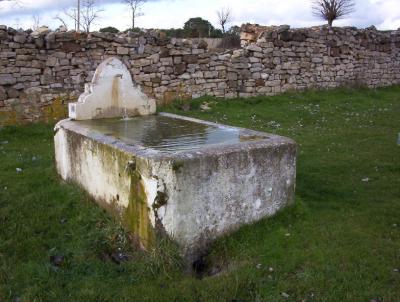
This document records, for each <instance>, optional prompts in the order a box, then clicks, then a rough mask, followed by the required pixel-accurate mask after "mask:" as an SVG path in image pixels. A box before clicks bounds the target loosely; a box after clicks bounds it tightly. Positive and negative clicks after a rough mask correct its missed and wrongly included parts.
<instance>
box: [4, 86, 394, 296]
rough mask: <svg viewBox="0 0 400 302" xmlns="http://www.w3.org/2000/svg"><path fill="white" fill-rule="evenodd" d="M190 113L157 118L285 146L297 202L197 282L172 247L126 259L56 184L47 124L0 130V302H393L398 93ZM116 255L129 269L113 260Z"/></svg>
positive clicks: (74, 197)
mask: <svg viewBox="0 0 400 302" xmlns="http://www.w3.org/2000/svg"><path fill="white" fill-rule="evenodd" d="M203 102H208V103H209V106H210V107H212V110H211V111H207V112H202V111H201V110H200V105H201V104H202V103H203ZM190 104H191V110H190V111H183V110H181V109H180V108H181V105H182V103H180V102H176V103H174V104H173V105H170V106H168V107H166V108H161V110H165V111H169V112H173V113H178V114H184V115H189V116H193V117H198V118H201V119H206V120H211V121H217V122H221V123H225V124H229V125H235V126H240V127H248V128H252V129H256V130H261V131H266V132H273V133H277V134H281V135H285V136H288V137H291V138H293V139H295V140H296V141H297V142H298V145H299V154H298V173H297V188H296V190H297V191H296V194H297V197H296V200H297V203H296V205H295V206H293V207H291V208H288V209H285V210H283V211H281V212H280V213H279V214H278V215H276V216H275V217H273V218H269V219H264V220H262V221H260V222H258V223H256V224H255V225H252V226H245V227H243V228H242V229H240V230H239V231H238V232H236V233H235V234H232V235H230V236H227V237H224V238H221V239H220V240H218V241H217V242H216V243H215V244H214V245H213V246H212V248H211V251H210V254H209V256H208V259H207V261H208V262H209V264H210V267H214V268H220V269H221V270H222V271H221V272H220V273H218V274H216V275H214V276H209V277H204V278H202V279H198V278H195V277H193V276H190V275H188V274H187V273H185V271H184V269H183V268H182V265H181V262H180V260H179V258H178V257H177V256H176V254H175V249H174V248H173V247H171V246H169V245H168V243H161V247H160V248H159V249H158V250H157V251H156V252H152V253H143V252H138V251H135V250H133V249H132V248H131V247H130V245H129V234H126V233H125V232H124V231H123V230H122V229H121V228H120V226H119V224H118V223H117V222H115V221H114V220H113V219H112V218H111V217H110V216H109V215H108V214H106V213H104V211H102V210H101V209H100V208H98V207H97V206H96V205H94V204H93V202H92V201H90V199H89V198H88V197H87V196H86V195H85V194H84V193H83V192H81V191H80V190H79V189H78V188H77V187H76V186H74V185H71V184H65V183H62V182H60V180H59V179H58V177H57V175H56V172H55V169H54V164H53V161H54V156H53V142H52V137H53V131H52V126H50V125H29V126H18V127H6V128H3V129H1V130H0V155H1V157H0V301H370V300H371V299H380V300H381V301H385V302H387V301H400V273H399V272H398V271H396V270H397V269H400V146H398V145H397V136H398V133H399V132H400V87H399V86H397V87H390V88H385V89H378V90H366V89H356V90H352V89H338V90H332V91H324V92H313V91H310V92H305V93H296V94H285V95H281V96H275V97H258V98H251V99H247V100H245V99H237V100H229V101H224V100H217V99H213V98H202V99H200V100H195V101H192V102H191V103H190ZM5 141H8V143H5ZM16 168H21V169H22V172H20V173H18V172H17V171H16ZM363 180H364V181H363ZM366 180H368V181H366ZM115 251H122V252H123V253H125V254H127V255H129V259H130V260H129V261H127V262H123V263H121V264H116V263H114V262H113V261H111V260H110V256H109V255H112V254H113V253H115ZM54 255H62V256H64V261H63V263H62V264H61V265H60V266H55V265H53V264H52V263H51V261H50V260H49V259H50V257H51V256H54ZM282 293H284V294H282ZM287 295H288V296H287Z"/></svg>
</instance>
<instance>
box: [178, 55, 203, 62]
mask: <svg viewBox="0 0 400 302" xmlns="http://www.w3.org/2000/svg"><path fill="white" fill-rule="evenodd" d="M198 60H199V56H198V55H193V54H192V55H184V56H183V57H182V61H183V62H185V63H188V64H196V63H197V62H198Z"/></svg>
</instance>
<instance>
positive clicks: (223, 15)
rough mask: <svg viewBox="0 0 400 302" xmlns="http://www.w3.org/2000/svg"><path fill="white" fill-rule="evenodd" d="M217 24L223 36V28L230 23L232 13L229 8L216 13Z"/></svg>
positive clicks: (224, 31) (224, 30)
mask: <svg viewBox="0 0 400 302" xmlns="http://www.w3.org/2000/svg"><path fill="white" fill-rule="evenodd" d="M217 15H218V23H219V25H221V28H222V33H223V34H224V35H225V33H226V29H225V26H226V25H227V24H228V23H230V22H231V21H232V11H231V9H230V8H229V7H222V8H221V9H220V10H218V11H217Z"/></svg>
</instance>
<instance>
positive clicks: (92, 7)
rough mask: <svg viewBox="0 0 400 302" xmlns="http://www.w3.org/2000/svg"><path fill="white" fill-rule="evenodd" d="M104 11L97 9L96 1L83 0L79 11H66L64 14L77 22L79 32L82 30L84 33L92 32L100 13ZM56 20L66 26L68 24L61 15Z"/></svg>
mask: <svg viewBox="0 0 400 302" xmlns="http://www.w3.org/2000/svg"><path fill="white" fill-rule="evenodd" d="M102 11H104V10H103V9H100V8H98V7H97V1H96V0H82V1H81V3H80V7H79V9H76V8H74V9H70V10H65V11H64V14H65V15H66V16H67V17H69V18H70V19H72V20H74V21H75V24H76V26H75V27H76V29H77V30H80V29H81V28H82V29H83V30H84V31H86V32H90V27H91V26H92V25H93V24H94V21H95V20H96V19H98V18H99V13H101V12H102ZM55 19H57V20H59V21H61V23H63V25H64V26H66V22H65V21H64V20H63V18H62V17H60V16H59V15H57V16H56V17H55Z"/></svg>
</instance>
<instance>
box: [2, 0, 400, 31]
mask: <svg viewBox="0 0 400 302" xmlns="http://www.w3.org/2000/svg"><path fill="white" fill-rule="evenodd" d="M20 1H21V5H20V6H15V5H14V6H13V5H11V3H7V2H6V3H2V4H1V9H0V23H5V24H7V25H10V26H14V27H15V26H16V25H18V26H20V27H24V28H27V27H30V26H31V24H32V20H31V17H30V16H32V15H34V14H38V15H40V16H41V21H42V22H41V23H42V24H47V25H50V26H52V27H57V26H58V25H59V24H58V22H56V21H55V20H54V19H53V17H54V16H55V15H56V14H57V13H58V12H60V11H62V9H64V8H66V7H70V6H72V5H74V3H75V0H20ZM99 1H100V2H101V4H102V6H103V7H104V8H105V11H104V12H103V13H102V18H101V19H100V20H99V21H98V22H97V25H95V26H94V29H98V28H100V27H105V26H115V27H118V28H119V29H126V28H128V27H129V25H130V23H131V22H130V14H129V11H128V10H127V9H126V7H124V6H123V4H121V3H120V0H99ZM227 6H229V7H231V9H232V11H233V15H234V19H233V24H236V25H240V24H242V23H247V22H250V23H259V24H265V25H271V24H275V25H279V24H289V25H291V26H293V27H305V26H312V25H317V24H322V23H324V22H323V21H321V20H318V19H316V18H315V17H313V16H312V14H311V0H280V1H278V0H247V1H243V0H159V1H149V2H148V3H146V5H145V6H144V9H143V12H144V16H142V17H140V18H138V19H137V25H138V26H140V27H146V28H171V27H182V26H183V23H184V22H185V21H186V20H188V19H189V18H191V17H202V18H204V19H208V20H209V21H210V22H211V23H213V24H214V25H215V26H217V16H216V10H217V9H218V8H220V7H227ZM335 24H336V25H338V26H345V25H346V26H347V25H348V26H350V25H351V26H357V27H366V26H369V25H375V26H377V27H378V28H380V29H397V28H398V27H400V0H356V12H355V13H354V14H352V15H351V16H350V17H349V18H347V19H343V20H338V21H337V22H335Z"/></svg>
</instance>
